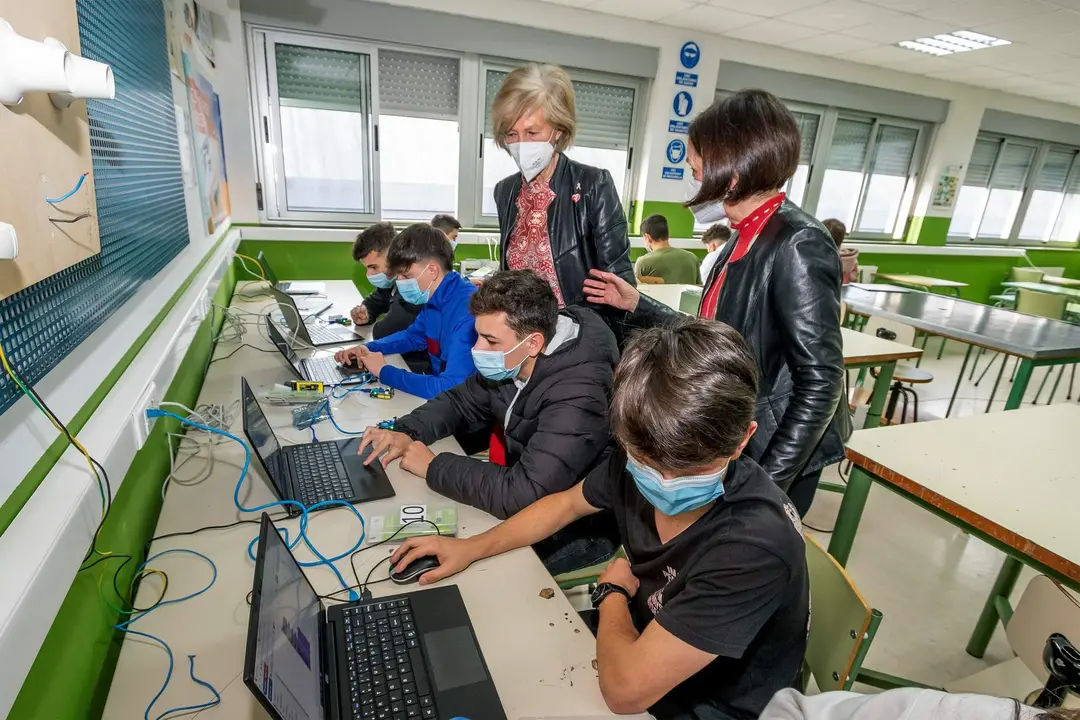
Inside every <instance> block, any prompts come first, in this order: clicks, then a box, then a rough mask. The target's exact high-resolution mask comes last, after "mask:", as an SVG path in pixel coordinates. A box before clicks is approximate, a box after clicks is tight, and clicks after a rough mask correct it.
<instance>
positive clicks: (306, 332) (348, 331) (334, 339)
mask: <svg viewBox="0 0 1080 720" xmlns="http://www.w3.org/2000/svg"><path fill="white" fill-rule="evenodd" d="M270 292H271V293H272V294H273V296H274V299H275V300H277V303H278V307H280V308H281V315H282V317H283V318H284V319H285V324H286V325H288V326H289V330H291V331H292V333H293V334H294V335H296V337H297V338H298V339H299V340H300V341H301V342H304V343H306V344H308V345H310V346H311V347H325V346H327V345H341V344H343V343H350V342H357V341H359V340H361V339H362V336H360V335H359V334H357V333H356V332H355V331H354V330H353V328H352V327H351V326H350V327H345V326H344V325H337V324H333V325H326V324H323V323H322V322H321V321H320V320H318V319H317V318H308V317H306V316H305V314H304V311H303V310H301V309H300V308H299V307H297V306H296V301H295V300H293V298H292V296H291V295H287V294H285V293H283V292H281V291H280V290H278V289H277V288H270Z"/></svg>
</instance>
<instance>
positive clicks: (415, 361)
mask: <svg viewBox="0 0 1080 720" xmlns="http://www.w3.org/2000/svg"><path fill="white" fill-rule="evenodd" d="M395 234H396V233H395V232H394V226H393V225H392V224H390V223H388V222H381V223H375V224H374V225H372V226H371V227H369V228H368V229H366V230H364V231H363V232H361V233H360V234H359V235H357V236H356V242H355V243H354V244H353V251H352V254H353V260H355V261H356V262H358V263H360V264H362V265H363V266H364V270H365V272H366V273H367V279H368V282H369V283H371V284H372V285H373V286H374V287H375V291H374V292H372V293H371V294H370V295H368V296H367V297H366V298H364V302H363V303H361V304H360V305H357V306H356V307H354V308H353V309H352V311H351V312H350V313H349V315H350V317H351V318H352V321H353V323H355V324H356V325H357V327H359V326H361V325H369V324H371V323H373V322H374V323H375V326H374V327H373V328H371V337H372V338H373V339H375V340H381V339H382V338H384V337H386V336H387V335H393V334H394V333H396V332H399V331H401V330H405V329H406V328H408V327H409V326H410V325H412V324H413V321H414V320H416V316H417V315H419V314H420V311H421V310H423V309H424V306H423V305H412V304H410V303H407V302H405V301H404V300H402V299H401V293H399V292H398V291H397V288H396V287H395V286H394V278H392V277H387V275H386V251H387V250H389V249H390V242H391V241H392V240H393V239H394V235H395ZM401 357H402V359H403V360H404V361H405V364H406V365H408V366H409V369H410V370H412V371H413V372H416V373H430V372H431V362H430V361H429V360H428V356H427V352H426V351H421V352H410V353H403V354H402V356H401Z"/></svg>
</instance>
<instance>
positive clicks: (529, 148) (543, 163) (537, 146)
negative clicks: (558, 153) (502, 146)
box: [506, 140, 555, 182]
mask: <svg viewBox="0 0 1080 720" xmlns="http://www.w3.org/2000/svg"><path fill="white" fill-rule="evenodd" d="M506 149H507V150H508V151H509V152H510V157H512V158H513V159H514V162H515V163H517V166H518V169H519V170H521V174H522V175H524V176H525V181H526V182H532V179H533V178H535V177H536V176H537V175H539V174H540V173H542V172H543V171H544V168H546V167H547V166H548V165H549V164H550V163H551V158H552V156H554V155H555V147H554V146H553V145H552V144H551V143H550V142H547V141H545V140H541V141H533V142H526V141H524V140H522V141H521V142H516V143H512V144H510V145H507V146H506Z"/></svg>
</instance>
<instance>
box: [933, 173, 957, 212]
mask: <svg viewBox="0 0 1080 720" xmlns="http://www.w3.org/2000/svg"><path fill="white" fill-rule="evenodd" d="M959 191H960V166H959V165H949V166H948V167H946V168H945V170H944V172H942V173H941V177H939V178H938V182H937V187H936V188H934V197H933V198H932V199H931V202H930V205H931V207H932V208H933V209H935V210H952V209H953V207H955V206H956V195H957V193H958V192H959Z"/></svg>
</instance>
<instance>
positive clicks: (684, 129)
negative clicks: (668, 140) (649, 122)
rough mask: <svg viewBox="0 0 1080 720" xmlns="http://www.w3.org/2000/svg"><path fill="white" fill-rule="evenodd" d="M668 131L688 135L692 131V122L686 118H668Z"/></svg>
mask: <svg viewBox="0 0 1080 720" xmlns="http://www.w3.org/2000/svg"><path fill="white" fill-rule="evenodd" d="M667 131H668V132H669V133H678V134H679V135H688V134H689V133H690V123H688V122H686V121H685V120H668V124H667Z"/></svg>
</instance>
